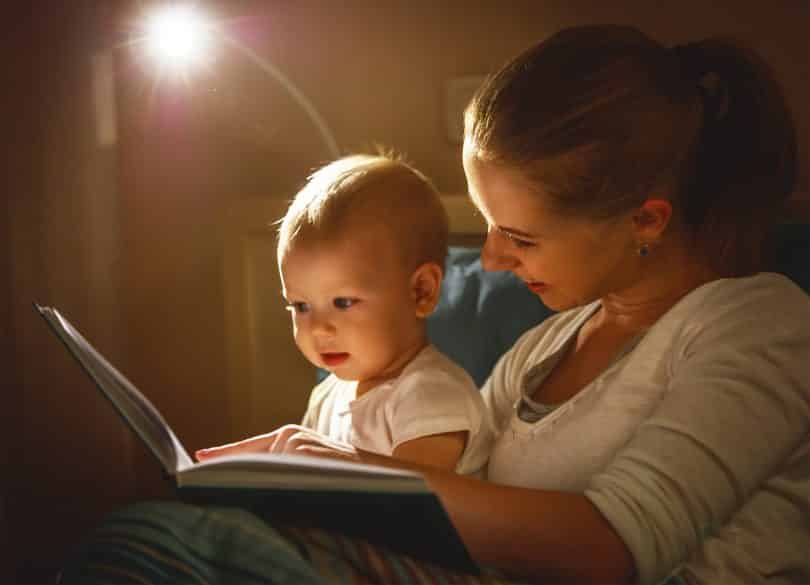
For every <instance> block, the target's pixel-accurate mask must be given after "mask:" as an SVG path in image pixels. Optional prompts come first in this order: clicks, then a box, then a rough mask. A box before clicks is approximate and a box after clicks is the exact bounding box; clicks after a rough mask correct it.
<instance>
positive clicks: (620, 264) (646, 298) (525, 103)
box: [214, 26, 810, 583]
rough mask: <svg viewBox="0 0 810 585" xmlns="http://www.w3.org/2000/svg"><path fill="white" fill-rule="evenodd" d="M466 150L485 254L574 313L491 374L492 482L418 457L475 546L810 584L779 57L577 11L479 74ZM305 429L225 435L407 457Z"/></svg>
mask: <svg viewBox="0 0 810 585" xmlns="http://www.w3.org/2000/svg"><path fill="white" fill-rule="evenodd" d="M463 162H464V170H465V174H466V176H467V180H468V186H469V192H470V196H471V197H472V199H473V201H474V203H475V205H476V206H477V207H478V209H479V210H480V211H481V213H482V215H483V217H484V218H485V219H486V221H487V223H488V225H489V231H488V236H487V240H486V243H485V245H484V248H483V250H482V261H483V262H484V265H485V267H486V268H487V269H490V270H510V271H512V272H513V273H515V274H516V275H517V276H518V277H520V278H521V279H523V280H524V281H526V283H527V286H529V287H530V288H531V290H533V291H534V292H535V293H536V294H537V295H538V296H539V297H540V298H541V299H542V300H543V302H544V303H545V304H546V305H547V306H549V307H551V308H553V309H555V310H557V311H559V313H558V314H557V315H555V316H554V317H552V318H549V319H547V320H546V321H544V322H543V323H542V324H541V325H539V326H538V327H536V328H535V329H532V330H530V331H529V332H527V333H526V334H525V335H524V336H523V337H522V338H521V339H520V340H519V341H518V342H517V343H516V344H515V346H514V347H513V348H512V349H511V350H510V351H509V352H508V353H507V354H506V355H505V356H503V358H502V359H501V360H500V361H499V363H498V365H497V366H496V367H495V370H494V371H493V373H492V375H491V376H490V378H489V380H488V381H487V383H486V385H485V387H484V389H483V390H482V392H483V394H484V397H485V402H486V404H487V407H488V409H489V413H490V415H491V422H492V425H493V426H494V428H495V431H496V433H497V436H498V440H497V441H496V445H495V447H494V450H493V452H492V454H491V457H490V461H489V468H488V481H482V480H476V479H471V478H466V477H461V476H457V475H454V474H452V473H447V472H443V471H440V470H436V469H430V468H427V467H422V468H419V467H417V466H411V467H412V468H416V469H419V471H421V472H422V473H423V474H424V475H425V477H426V479H427V481H428V483H429V484H430V486H431V487H432V488H433V489H434V490H435V491H436V492H437V493H438V494H439V496H440V498H441V500H442V502H443V503H444V505H445V507H446V508H447V511H448V513H449V515H450V517H451V519H452V520H453V522H454V524H455V525H456V527H457V528H458V530H459V532H460V534H461V535H462V538H463V539H464V541H465V543H466V545H467V547H468V548H469V550H470V552H471V554H472V555H473V557H474V558H475V559H476V560H477V561H478V562H479V563H480V564H481V565H482V566H487V567H494V568H495V569H496V570H497V571H499V572H500V574H503V575H505V576H506V577H509V578H520V579H526V578H528V579H531V580H538V581H554V582H557V581H571V582H577V583H584V582H597V583H614V582H615V583H618V582H631V581H637V582H641V583H656V582H661V581H662V580H666V579H667V578H669V579H670V580H671V582H673V583H717V582H722V583H735V582H736V583H751V582H761V581H768V580H773V581H774V582H780V583H781V582H807V581H810V563H808V560H807V555H806V551H807V550H810V535H808V530H807V528H806V526H805V524H804V522H806V520H805V521H803V520H802V517H804V518H805V519H806V517H807V513H808V509H810V496H809V495H808V492H807V487H806V486H807V485H808V483H807V482H808V480H809V479H810V463H809V462H808V460H809V459H810V450H809V449H808V436H810V435H808V432H809V431H810V391H809V390H808V386H807V382H806V380H807V379H808V374H810V367H809V366H808V365H807V363H806V362H807V361H808V360H806V356H807V355H810V353H809V352H810V300H808V298H807V296H806V295H805V294H804V293H803V292H802V291H801V290H800V289H799V288H798V287H797V286H795V285H794V284H793V283H791V282H790V281H789V280H788V279H786V278H784V277H782V276H779V275H776V274H772V273H766V272H760V271H761V270H762V269H763V268H765V267H766V266H767V264H766V263H765V262H766V260H767V245H768V236H769V232H770V229H771V227H772V226H773V224H774V222H775V220H776V218H777V216H778V214H779V213H780V211H781V210H782V208H783V206H784V203H785V201H786V200H787V198H788V196H789V195H790V193H791V191H792V189H793V185H794V181H795V175H796V166H797V163H796V140H795V135H794V129H793V126H792V122H791V118H790V115H789V114H788V112H787V110H786V108H785V105H784V102H783V99H782V97H781V95H780V92H779V90H778V87H777V86H776V84H775V83H774V82H773V81H772V80H771V78H770V76H769V74H768V70H767V68H766V67H765V66H764V65H763V64H762V63H760V61H759V60H758V59H757V58H756V57H755V56H754V55H751V54H749V53H748V52H746V51H744V50H742V49H739V48H737V47H735V46H734V45H732V44H728V43H725V42H721V41H717V40H709V41H704V42H699V43H693V44H689V45H686V46H682V47H676V48H665V47H663V46H661V45H659V44H658V43H656V42H654V41H652V40H650V39H649V38H647V37H646V36H644V35H643V34H641V33H640V32H638V31H636V30H633V29H630V28H626V27H618V26H594V27H580V28H572V29H567V30H563V31H561V32H559V33H557V34H555V35H554V36H552V37H550V38H549V39H547V40H545V41H543V42H541V43H539V44H537V45H536V46H534V47H531V48H529V49H528V50H527V51H525V52H524V53H523V54H521V55H519V56H517V57H516V58H515V59H513V60H512V61H511V62H510V63H508V64H507V65H505V66H504V67H503V68H502V69H501V70H500V71H498V72H497V73H496V74H495V75H493V76H492V77H491V78H490V79H489V80H488V81H487V82H486V83H485V84H484V85H483V87H482V88H481V89H480V90H479V92H478V93H477V95H476V96H475V97H474V99H473V101H472V103H471V104H470V106H469V108H468V110H467V112H466V119H465V141H464V154H463ZM296 431H297V430H296V429H295V428H291V429H290V428H288V429H286V430H284V431H282V432H279V433H275V434H272V435H268V436H262V437H257V438H254V439H250V440H248V441H244V442H242V443H238V444H235V445H230V446H224V447H222V448H220V449H219V450H215V451H214V452H215V453H218V454H222V453H232V452H235V451H264V450H273V451H290V452H299V453H310V454H315V455H328V456H339V457H349V458H353V459H358V460H361V461H368V462H373V463H381V464H386V465H395V466H403V465H404V464H402V463H397V462H392V461H389V460H386V459H385V458H382V457H379V456H375V455H373V454H368V453H358V452H356V451H353V450H351V449H349V450H341V451H334V450H331V449H330V448H329V447H327V446H324V445H323V444H322V442H321V441H320V439H319V437H317V436H315V435H313V434H312V433H306V432H303V431H297V432H296ZM297 538H298V539H299V540H298V546H301V547H304V548H305V549H307V550H311V549H312V547H311V543H308V542H307V537H306V536H300V535H299V536H298V537H297ZM335 559H337V560H335ZM330 562H332V563H336V562H337V563H339V562H340V561H339V555H337V554H335V555H333V558H332V560H331V561H330ZM346 562H348V560H347V561H346ZM316 565H317V563H316ZM424 570H425V571H428V570H429V569H428V568H424ZM494 578H495V577H492V576H491V575H489V576H487V577H484V578H482V579H494ZM380 579H382V578H381V577H379V576H378V580H380ZM372 580H373V578H372Z"/></svg>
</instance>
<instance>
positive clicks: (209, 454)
mask: <svg viewBox="0 0 810 585" xmlns="http://www.w3.org/2000/svg"><path fill="white" fill-rule="evenodd" d="M275 440H276V438H275V433H268V434H266V435H259V436H257V437H251V438H249V439H245V440H243V441H237V442H235V443H228V444H227V445H219V446H217V447H209V448H208V449H200V450H198V451H195V453H194V456H195V457H196V458H197V460H198V461H203V460H205V459H212V458H214V457H222V456H223V455H239V454H243V453H267V452H268V451H269V450H271V449H272V446H273V443H275Z"/></svg>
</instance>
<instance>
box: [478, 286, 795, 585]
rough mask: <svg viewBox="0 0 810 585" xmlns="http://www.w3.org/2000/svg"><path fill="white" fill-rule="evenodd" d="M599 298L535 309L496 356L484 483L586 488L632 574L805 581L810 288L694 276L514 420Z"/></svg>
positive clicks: (642, 578) (656, 578)
mask: <svg viewBox="0 0 810 585" xmlns="http://www.w3.org/2000/svg"><path fill="white" fill-rule="evenodd" d="M598 306H599V305H598V303H594V304H591V305H588V306H586V307H582V308H579V309H574V310H571V311H566V312H563V313H560V314H558V315H555V316H554V317H551V318H549V319H547V320H546V321H545V322H543V323H542V324H540V325H539V326H538V327H536V328H534V329H532V330H530V331H528V332H527V333H526V334H524V336H523V337H522V338H521V339H519V340H518V342H517V343H516V344H515V346H514V347H513V348H512V349H511V350H510V351H509V352H508V353H507V354H505V355H504V356H503V357H502V359H501V360H500V361H499V363H498V364H497V365H496V367H495V369H494V370H493V373H492V375H491V376H490V379H489V380H488V381H487V383H486V384H485V386H484V388H483V389H482V395H483V398H484V401H485V402H486V403H487V406H488V408H489V410H490V415H491V417H492V419H491V420H492V424H493V426H494V429H495V433H496V439H495V445H494V447H493V450H492V454H491V457H490V462H489V465H488V469H487V471H488V478H489V479H490V480H492V481H495V482H498V483H504V484H510V485H519V486H527V487H534V488H538V489H549V490H560V491H569V492H580V493H584V494H585V496H586V497H587V498H589V499H590V500H591V502H592V503H593V504H594V505H595V506H596V507H597V508H598V509H599V510H600V511H601V512H602V514H604V516H605V517H606V518H607V520H608V521H609V522H610V523H611V524H612V526H613V527H614V528H615V529H616V531H617V532H618V534H619V535H620V536H621V538H622V539H623V540H624V542H625V543H626V544H627V546H628V548H629V549H630V551H631V553H632V554H633V556H634V559H635V563H636V569H637V580H638V581H639V582H641V583H657V582H660V581H661V580H662V579H664V578H665V577H667V576H668V575H669V574H671V573H673V572H675V573H678V574H680V575H681V576H682V577H683V579H684V581H685V582H687V583H722V584H723V585H727V584H733V583H745V584H749V583H761V582H768V583H810V521H809V520H808V519H810V297H808V295H807V294H805V293H804V292H803V291H802V290H801V289H800V288H798V287H797V286H796V285H795V284H793V283H792V282H791V281H789V280H788V279H786V278H785V277H783V276H781V275H777V274H772V273H762V274H759V275H756V276H753V277H750V278H739V279H722V280H717V281H714V282H711V283H708V284H705V285H703V286H701V287H699V288H698V289H696V290H694V291H692V292H691V293H690V294H688V295H687V296H685V297H684V298H683V299H681V300H680V301H679V302H678V303H677V304H676V305H675V306H674V307H673V308H672V309H670V310H669V311H668V312H667V313H666V314H665V315H663V316H662V317H661V318H660V319H659V320H658V322H656V323H655V324H654V325H653V326H652V327H651V328H650V329H649V330H648V331H647V332H646V333H645V334H644V335H643V337H641V338H640V339H636V340H634V341H633V342H632V343H631V344H629V346H628V347H626V348H625V351H623V352H621V353H620V355H619V356H618V358H617V359H615V360H614V361H613V363H612V364H611V365H610V366H609V367H608V368H607V369H606V370H605V371H604V372H603V373H602V374H601V375H600V376H599V377H597V379H595V380H594V381H593V382H591V383H590V384H589V385H587V386H586V387H585V388H583V389H582V390H581V391H580V392H579V393H578V394H577V395H575V396H574V397H573V398H571V399H570V400H568V401H567V402H565V403H564V404H562V405H561V406H559V407H558V408H556V409H554V410H552V411H551V412H550V413H549V414H546V415H545V416H542V417H541V418H540V419H539V420H537V421H536V422H526V421H524V420H521V418H520V417H519V416H518V414H517V411H518V408H516V407H517V406H519V405H520V404H521V399H522V396H523V395H527V396H530V395H531V394H532V391H533V390H534V388H536V384H537V383H539V381H541V380H542V377H543V376H544V375H545V373H546V372H547V371H548V370H549V369H550V368H551V367H553V364H554V363H555V360H556V359H558V358H559V357H560V354H561V353H562V351H564V348H565V346H566V344H567V343H568V342H570V340H572V339H573V338H574V337H575V336H576V334H577V331H578V330H579V327H580V326H581V325H582V323H584V322H585V320H586V319H587V318H588V317H589V316H590V315H591V314H592V313H593V312H594V311H595V310H596V309H597V308H598ZM520 410H521V411H524V409H523V408H522V407H521V409H520ZM524 418H526V416H525V415H524Z"/></svg>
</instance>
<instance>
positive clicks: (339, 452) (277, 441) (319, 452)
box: [194, 425, 358, 461]
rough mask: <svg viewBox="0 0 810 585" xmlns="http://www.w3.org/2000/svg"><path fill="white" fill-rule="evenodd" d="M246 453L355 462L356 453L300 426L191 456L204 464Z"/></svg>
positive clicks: (339, 443) (348, 447) (347, 446)
mask: <svg viewBox="0 0 810 585" xmlns="http://www.w3.org/2000/svg"><path fill="white" fill-rule="evenodd" d="M245 453H290V454H297V455H312V456H316V457H331V458H337V459H350V460H355V461H356V460H358V458H357V451H356V450H355V449H354V447H352V446H351V445H348V444H346V443H341V442H339V441H335V440H333V439H330V438H329V437H326V436H324V435H322V434H320V433H318V432H316V431H313V430H312V429H308V428H306V427H302V426H301V425H284V426H283V427H279V428H278V429H276V430H275V431H273V432H271V433H266V434H263V435H257V436H255V437H250V438H249V439H245V440H243V441H237V442H236V443H228V444H227V445H220V446H217V447H210V448H208V449H200V450H199V451H197V452H196V453H194V456H195V457H196V458H197V460H198V461H204V460H206V459H212V458H214V457H221V456H223V455H239V454H245Z"/></svg>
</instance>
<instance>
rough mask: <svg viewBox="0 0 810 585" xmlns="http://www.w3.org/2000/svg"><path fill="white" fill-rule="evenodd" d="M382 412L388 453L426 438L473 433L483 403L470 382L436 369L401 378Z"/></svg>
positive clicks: (478, 420) (479, 423)
mask: <svg viewBox="0 0 810 585" xmlns="http://www.w3.org/2000/svg"><path fill="white" fill-rule="evenodd" d="M386 412H387V418H388V428H389V429H390V431H391V448H392V450H393V449H396V447H397V446H399V445H401V444H402V443H405V442H407V441H412V440H414V439H418V438H420V437H426V436H429V435H438V434H443V433H452V432H457V431H469V432H470V433H476V432H478V430H479V429H480V428H481V425H482V423H483V420H484V412H483V402H481V399H480V396H479V395H478V389H477V388H476V387H475V384H474V382H473V381H472V380H471V379H469V380H462V379H459V378H458V377H456V376H454V375H452V374H451V373H449V372H446V371H443V370H439V369H426V370H422V371H418V372H414V373H412V374H411V375H409V376H407V377H406V378H404V379H402V380H401V381H400V382H399V383H398V384H397V390H396V396H395V397H394V399H393V400H391V401H390V402H388V403H387V404H386Z"/></svg>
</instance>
